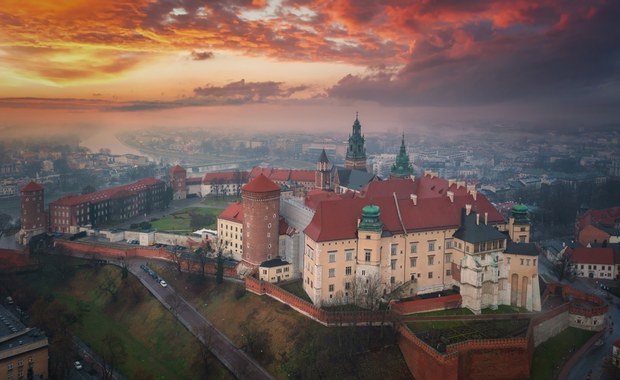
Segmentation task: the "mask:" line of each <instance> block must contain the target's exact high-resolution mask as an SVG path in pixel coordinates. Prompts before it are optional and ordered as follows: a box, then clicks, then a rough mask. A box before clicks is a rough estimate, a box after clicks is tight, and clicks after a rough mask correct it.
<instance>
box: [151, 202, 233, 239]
mask: <svg viewBox="0 0 620 380" xmlns="http://www.w3.org/2000/svg"><path fill="white" fill-rule="evenodd" d="M221 212H222V210H220V209H213V208H205V207H191V208H186V209H183V210H179V211H177V212H175V213H173V214H170V215H168V216H166V217H165V218H161V219H158V220H155V221H151V225H152V227H153V228H154V229H157V230H159V231H170V232H181V233H183V232H192V231H194V230H195V229H194V228H192V226H191V219H192V215H197V216H212V222H211V223H210V224H208V225H203V226H201V227H200V228H209V229H216V228H217V216H218V215H219V214H220V213H221Z"/></svg>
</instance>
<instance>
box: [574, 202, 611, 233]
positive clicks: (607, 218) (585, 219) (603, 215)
mask: <svg viewBox="0 0 620 380" xmlns="http://www.w3.org/2000/svg"><path fill="white" fill-rule="evenodd" d="M618 220H620V207H612V208H606V209H603V210H588V211H587V212H585V213H584V214H583V215H581V216H580V217H579V218H578V219H577V225H578V226H579V229H580V230H581V229H582V228H583V227H585V226H588V225H590V224H603V225H613V224H615V223H616V221H618Z"/></svg>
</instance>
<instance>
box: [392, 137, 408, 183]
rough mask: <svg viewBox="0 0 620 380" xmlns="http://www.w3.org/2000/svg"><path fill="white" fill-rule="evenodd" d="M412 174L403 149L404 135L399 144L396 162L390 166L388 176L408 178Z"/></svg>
mask: <svg viewBox="0 0 620 380" xmlns="http://www.w3.org/2000/svg"><path fill="white" fill-rule="evenodd" d="M412 174H413V166H412V165H411V162H409V155H408V154H407V149H405V134H404V133H403V138H402V140H401V142H400V151H399V152H398V156H396V161H395V162H394V165H392V170H391V171H390V175H391V176H393V177H400V178H408V177H410V176H411V175H412Z"/></svg>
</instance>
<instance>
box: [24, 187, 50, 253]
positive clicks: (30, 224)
mask: <svg viewBox="0 0 620 380" xmlns="http://www.w3.org/2000/svg"><path fill="white" fill-rule="evenodd" d="M44 193H45V190H44V189H43V186H41V185H39V184H38V183H36V182H30V183H29V184H27V185H26V186H24V187H23V188H22V189H21V190H20V195H21V222H22V227H21V230H20V233H19V234H18V235H17V236H16V238H17V240H18V241H19V242H20V243H21V244H26V243H27V242H28V240H29V239H30V238H31V237H32V236H33V235H37V234H39V233H42V232H45V230H46V228H47V220H46V219H47V218H46V216H45V197H44Z"/></svg>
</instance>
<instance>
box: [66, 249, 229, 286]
mask: <svg viewBox="0 0 620 380" xmlns="http://www.w3.org/2000/svg"><path fill="white" fill-rule="evenodd" d="M55 244H56V246H62V247H64V248H65V249H67V250H69V251H71V252H79V253H80V254H82V255H86V256H90V255H92V256H95V257H104V258H108V259H116V260H121V259H126V258H133V257H143V258H145V259H161V260H167V261H170V255H171V252H169V251H167V250H166V249H164V248H155V247H131V248H121V247H114V246H106V245H101V244H99V243H89V242H83V241H68V240H56V243H55ZM204 265H205V268H204V270H205V273H209V274H215V273H216V272H217V264H216V263H215V261H214V260H209V261H207V262H205V263H204ZM180 266H181V269H184V270H187V271H188V272H195V273H201V271H202V263H201V262H200V261H197V260H189V259H183V260H181V262H180ZM224 276H226V277H237V271H236V267H234V266H230V265H226V264H225V265H224Z"/></svg>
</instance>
